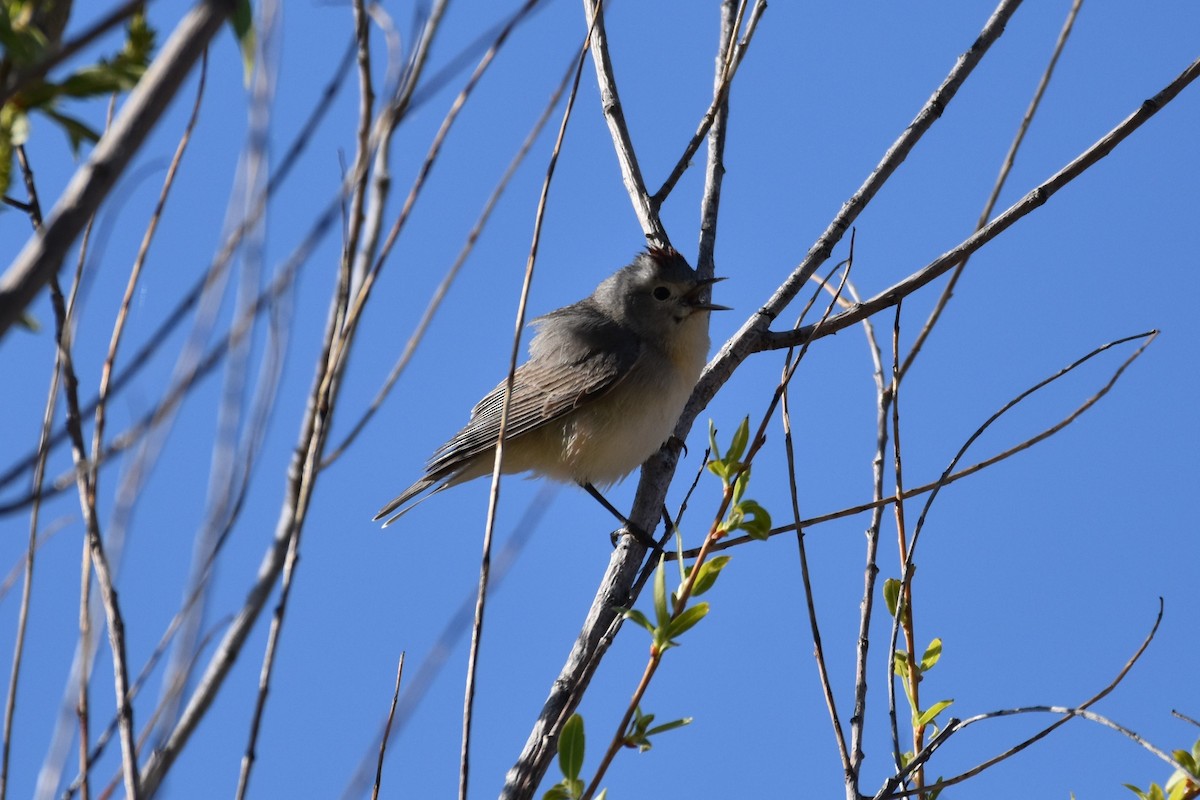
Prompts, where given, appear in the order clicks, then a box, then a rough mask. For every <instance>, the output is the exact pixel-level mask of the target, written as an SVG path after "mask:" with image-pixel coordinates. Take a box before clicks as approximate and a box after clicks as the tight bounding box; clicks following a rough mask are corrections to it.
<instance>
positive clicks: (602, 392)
mask: <svg viewBox="0 0 1200 800" xmlns="http://www.w3.org/2000/svg"><path fill="white" fill-rule="evenodd" d="M720 280H723V279H722V278H702V277H700V275H699V274H698V273H697V272H696V271H695V270H694V269H692V267H691V266H690V265H689V264H688V262H687V260H686V259H685V258H684V257H683V256H682V255H680V254H679V253H678V252H677V251H676V250H674V249H673V248H671V247H650V248H648V249H646V250H644V251H642V252H641V253H639V254H638V255H637V256H636V257H635V258H634V259H633V261H632V262H631V263H630V264H628V265H627V266H624V267H622V268H621V269H619V270H617V271H616V272H615V273H613V274H612V275H610V276H609V277H608V278H606V279H605V280H604V281H602V282H601V283H600V285H599V286H597V287H596V290H595V291H594V292H592V294H591V295H589V296H588V297H585V298H584V299H583V300H580V301H579V302H577V303H573V304H571V305H569V306H564V307H563V308H559V309H557V310H555V311H551V312H550V313H549V314H545V315H544V316H541V317H538V318H537V319H535V320H533V321H532V322H531V323H530V324H531V326H532V327H534V328H535V329H536V334H535V335H534V337H533V339H532V340H531V341H530V343H529V359H528V360H527V361H525V362H524V363H523V364H521V365H520V366H519V367H517V369H516V372H515V374H514V377H513V388H512V399H511V401H510V406H509V412H508V423H507V426H506V428H505V434H504V462H503V466H502V471H503V472H505V473H520V472H529V473H532V474H533V475H535V476H542V477H546V478H549V479H551V480H554V481H559V482H563V483H576V484H578V485H580V486H581V487H583V488H584V489H585V490H587V491H588V492H589V493H590V494H592V495H593V496H594V497H596V498H597V499H598V500H600V502H601V503H602V504H604V506H605V507H606V508H608V509H609V511H611V512H612V513H613V514H615V515H616V516H617V517H618V518H619V519H620V520H621V521H622V522H625V523H627V520H625V518H624V517H623V516H621V514H620V513H619V512H618V511H617V510H616V509H615V508H614V507H613V506H612V505H611V504H609V503H608V501H607V500H605V499H604V497H603V495H601V494H600V492H599V490H598V489H597V488H596V487H597V486H600V487H608V486H611V485H612V484H614V483H616V482H617V481H619V480H621V479H622V478H624V477H625V476H626V475H628V474H629V473H630V472H632V471H633V470H634V469H636V468H637V467H638V466H640V465H641V464H642V462H644V461H645V460H646V459H647V458H649V457H650V456H651V455H652V454H653V453H655V452H656V451H657V450H658V449H659V447H661V446H662V444H663V443H664V442H665V441H667V439H668V438H669V437H670V436H671V434H672V432H673V431H674V429H675V424H676V422H678V420H679V415H680V414H681V413H682V412H683V407H684V405H685V404H686V403H687V400H688V398H689V397H690V396H691V393H692V389H693V388H694V387H695V385H696V381H697V380H698V379H699V377H700V372H701V370H702V369H703V368H704V364H705V362H706V360H707V358H708V350H709V336H708V320H709V313H708V312H710V311H725V310H728V307H727V306H720V305H715V304H713V303H712V302H710V300H709V297H708V295H709V288H710V287H711V286H712V284H714V283H716V282H717V281H720ZM505 383H506V382H504V381H502V382H501V383H500V384H499V385H498V386H496V388H495V389H493V390H492V391H491V392H489V393H488V394H487V395H486V396H485V397H484V398H483V399H482V400H480V401H479V403H478V404H477V405H476V406H475V408H474V409H473V410H472V411H471V417H470V420H469V421H468V422H467V424H466V426H465V427H463V429H462V430H460V431H459V432H458V433H456V434H455V435H454V436H453V437H452V438H451V439H450V440H449V441H447V442H446V443H445V444H443V445H442V446H441V447H439V448H438V449H437V450H436V451H435V452H434V454H433V455H432V456H431V457H430V459H429V461H428V463H427V464H426V466H425V471H424V474H423V475H422V476H421V477H420V478H419V479H417V480H416V481H415V482H414V483H413V484H412V485H411V486H409V487H408V488H407V489H405V490H404V491H403V492H401V493H400V494H399V495H397V496H396V497H395V498H394V499H393V500H392V501H391V502H389V503H388V504H387V505H385V506H384V507H383V508H382V509H380V511H379V513H378V514H376V515H375V520H376V521H378V520H380V519H384V518H385V517H387V519H386V521H385V522H384V523H383V526H384V527H387V526H388V525H390V524H391V523H393V522H395V521H396V520H397V519H399V518H400V517H401V516H403V515H404V514H405V513H407V512H408V511H409V510H411V509H412V508H413V507H414V506H415V505H417V504H418V503H420V502H423V501H424V500H426V499H428V498H430V497H432V496H433V495H435V494H438V493H440V492H442V491H444V490H446V489H449V488H450V487H452V486H457V485H459V484H461V483H465V482H467V481H470V480H474V479H475V478H479V477H482V476H484V475H490V474H491V473H492V470H493V466H494V461H495V452H496V441H497V438H498V437H499V432H500V414H501V409H502V406H503V402H504V388H505ZM427 490H428V494H425V495H424V497H420V496H421V495H422V494H423V493H425V492H426V491H427ZM418 497H420V499H415V498H418ZM410 501H413V502H411V504H410ZM406 504H408V505H406ZM639 538H641V537H639Z"/></svg>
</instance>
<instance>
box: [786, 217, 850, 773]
mask: <svg viewBox="0 0 1200 800" xmlns="http://www.w3.org/2000/svg"><path fill="white" fill-rule="evenodd" d="M851 241H853V237H852V238H851ZM853 252H854V248H853V245H851V254H850V257H849V258H848V259H847V263H846V272H847V274H849V272H850V270H851V269H852V267H853V263H854V260H853V259H854V254H853ZM843 281H844V282H847V283H848V279H847V278H843ZM822 285H827V284H826V283H825V282H822ZM791 360H792V351H791V350H788V353H787V356H786V357H785V359H784V376H785V377H786V375H787V372H788V371H789V367H790V364H791ZM788 398H789V395H788V385H787V383H785V384H784V389H783V395H782V397H781V398H780V423H781V424H782V425H783V447H784V453H785V455H786V457H787V471H788V488H789V492H788V493H789V496H790V498H791V503H792V520H793V521H794V522H795V525H796V547H797V549H798V550H799V554H800V578H801V580H802V582H803V584H804V601H805V607H806V610H807V612H808V624H809V629H810V630H811V632H812V642H813V657H814V659H815V660H816V662H817V676H818V678H819V680H820V682H821V692H822V694H824V696H825V707H826V709H827V710H828V711H829V718H830V722H831V723H832V724H833V736H834V741H835V743H836V744H837V748H838V755H839V756H840V757H841V760H842V772H843V774H844V775H845V776H846V778H847V781H849V780H850V777H851V776H852V774H853V770H852V769H851V765H850V753H849V751H848V750H847V749H846V735H845V733H843V731H842V720H841V717H840V716H838V711H837V703H836V701H835V699H834V694H833V685H832V683H831V682H830V679H829V669H828V667H827V666H826V665H825V649H824V646H823V645H822V643H821V627H820V625H819V623H818V620H817V609H816V598H815V597H814V595H813V586H812V576H811V574H810V572H809V568H808V548H807V547H806V546H805V541H804V529H803V528H802V527H801V526H800V497H799V491H798V486H797V483H798V481H797V479H796V453H795V446H794V443H793V441H792V418H791V409H790V408H789V400H788Z"/></svg>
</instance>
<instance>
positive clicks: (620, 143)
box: [583, 0, 671, 247]
mask: <svg viewBox="0 0 1200 800" xmlns="http://www.w3.org/2000/svg"><path fill="white" fill-rule="evenodd" d="M583 10H584V13H585V15H586V16H587V22H588V28H589V30H590V40H589V41H590V43H591V47H592V63H593V64H595V66H596V81H597V83H599V84H600V105H601V107H602V108H603V110H604V119H605V121H606V122H608V132H609V134H610V135H611V136H612V140H613V147H614V148H615V149H616V151H617V162H618V163H619V164H620V165H621V180H622V181H623V182H624V184H625V191H626V192H627V193H628V194H629V200H630V202H632V203H633V213H634V214H636V215H637V218H638V224H640V225H641V226H642V233H643V234H645V236H646V241H647V243H648V244H649V245H650V246H652V247H668V246H670V244H671V240H670V239H669V238H668V237H667V231H666V229H665V228H663V224H662V220H661V219H659V218H658V210H657V206H656V205H655V204H654V203H653V202H652V201H651V200H650V195H649V194H648V193H647V192H646V182H645V181H644V180H643V179H642V170H641V168H640V167H638V161H637V154H636V153H635V152H634V151H633V140H632V139H630V137H629V128H628V126H626V124H625V112H624V111H623V110H622V109H621V98H620V96H619V95H618V94H617V79H616V76H615V75H614V74H613V65H612V60H611V59H610V58H609V56H608V36H607V34H606V32H605V29H604V0H583Z"/></svg>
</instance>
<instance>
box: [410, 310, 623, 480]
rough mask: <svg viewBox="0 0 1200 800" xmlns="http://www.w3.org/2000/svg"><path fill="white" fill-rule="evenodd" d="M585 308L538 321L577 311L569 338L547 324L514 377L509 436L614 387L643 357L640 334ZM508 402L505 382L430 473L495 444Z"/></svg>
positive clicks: (480, 406) (440, 472)
mask: <svg viewBox="0 0 1200 800" xmlns="http://www.w3.org/2000/svg"><path fill="white" fill-rule="evenodd" d="M581 306H582V304H578V303H577V304H576V305H575V306H571V307H569V309H561V310H560V311H555V312H552V313H551V314H548V315H547V316H546V317H542V318H540V319H539V320H538V322H543V321H549V320H551V319H552V318H553V317H554V316H556V315H559V314H561V313H564V312H567V311H571V312H573V313H572V317H573V319H572V322H573V325H572V326H571V334H570V340H569V341H566V342H563V341H558V340H556V336H561V334H558V332H556V331H555V330H554V328H553V327H551V328H550V329H546V328H543V329H542V331H541V332H539V334H538V336H537V337H536V338H535V339H534V341H533V342H532V343H531V345H530V350H531V352H532V353H533V357H532V358H530V360H529V361H527V362H525V363H524V364H522V365H521V366H520V367H518V368H517V371H516V374H515V376H514V380H513V390H512V400H511V402H510V405H509V411H508V425H507V427H506V429H505V431H506V434H505V435H506V438H511V437H515V436H520V435H521V434H523V433H528V432H529V431H532V430H535V429H536V428H540V427H541V426H543V425H545V424H547V423H549V422H552V421H553V420H556V419H558V418H559V417H561V416H563V415H564V414H567V413H569V412H570V411H572V410H573V409H575V408H578V407H579V406H580V405H582V404H584V403H587V402H590V401H591V400H594V399H595V398H597V397H599V396H601V395H603V394H604V393H606V392H608V391H610V390H611V389H612V388H613V387H614V386H616V385H617V384H618V383H620V382H621V381H622V380H623V379H624V378H625V376H627V375H628V374H629V371H630V369H632V367H633V365H634V364H635V363H637V360H638V358H639V356H640V355H641V348H640V345H639V343H638V338H637V336H636V335H635V334H634V333H633V332H631V331H630V330H629V329H627V328H625V327H624V326H621V325H619V324H617V323H616V322H613V321H611V320H609V319H608V318H607V317H605V316H603V315H600V314H585V313H584V312H585V309H582V308H581ZM581 315H582V319H581ZM567 354H569V355H567ZM503 404H504V383H503V382H502V383H500V385H498V386H497V387H496V388H495V389H493V390H492V391H491V392H489V393H488V395H487V396H486V397H484V398H483V399H482V400H480V401H479V404H478V405H476V406H475V408H474V409H473V410H472V411H471V421H470V422H468V423H467V425H466V427H465V428H463V429H462V430H461V431H459V432H458V433H457V434H456V435H455V436H454V438H452V439H451V440H450V441H448V442H446V443H445V444H444V445H442V446H441V447H440V448H438V450H437V452H436V453H434V454H433V457H432V458H431V459H430V461H429V465H428V467H427V469H426V475H428V476H430V477H435V478H436V477H440V476H442V475H448V474H450V473H451V472H453V471H454V470H455V469H456V468H457V467H458V465H460V464H462V463H463V462H465V461H467V460H469V459H471V458H474V457H475V456H477V455H479V454H480V453H484V452H486V451H487V450H489V449H490V448H492V447H493V446H494V445H495V444H496V438H497V436H498V435H499V433H500V412H501V409H502V407H503Z"/></svg>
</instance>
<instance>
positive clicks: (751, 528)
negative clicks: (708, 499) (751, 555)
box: [731, 500, 771, 541]
mask: <svg viewBox="0 0 1200 800" xmlns="http://www.w3.org/2000/svg"><path fill="white" fill-rule="evenodd" d="M736 510H738V511H740V512H741V514H742V519H741V520H739V521H738V523H737V524H736V525H734V526H733V529H734V530H743V531H745V532H746V533H748V534H749V535H750V538H751V539H758V540H760V541H766V540H767V538H768V537H769V536H770V535H771V515H770V514H768V513H767V510H766V509H765V508H763V507H762V506H760V505H759V504H758V503H757V502H755V501H754V500H743V501H742V502H741V503H739V504H738V505H737V508H736ZM731 516H732V515H731Z"/></svg>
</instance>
